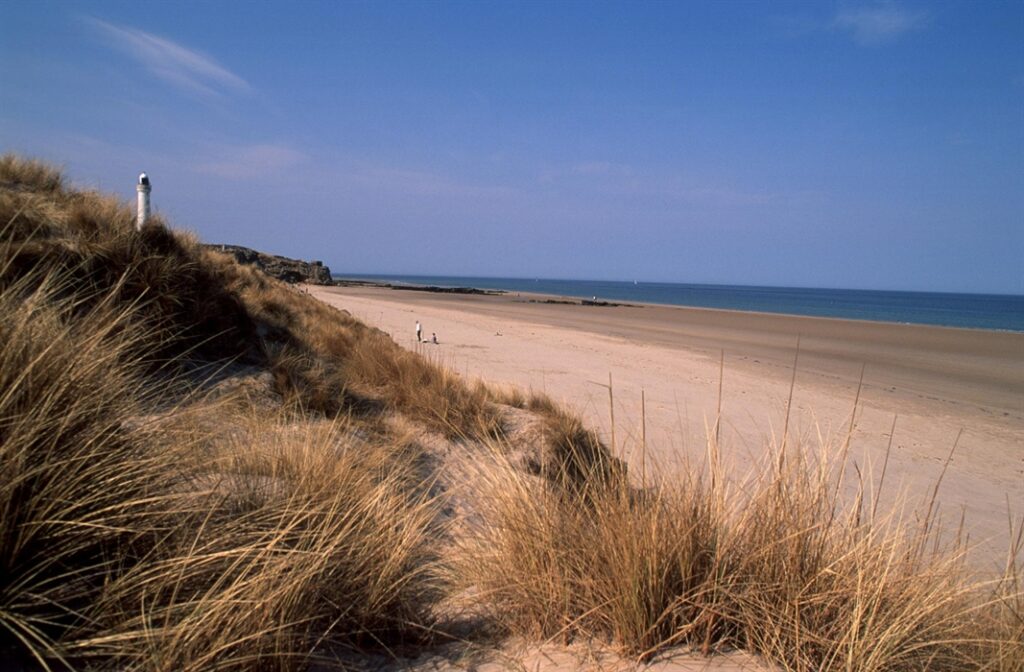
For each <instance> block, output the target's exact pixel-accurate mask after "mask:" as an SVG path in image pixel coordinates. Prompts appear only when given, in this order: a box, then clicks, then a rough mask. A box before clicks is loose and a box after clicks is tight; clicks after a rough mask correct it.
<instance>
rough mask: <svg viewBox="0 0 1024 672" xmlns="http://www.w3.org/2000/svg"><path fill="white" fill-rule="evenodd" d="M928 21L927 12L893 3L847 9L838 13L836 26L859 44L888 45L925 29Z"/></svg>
mask: <svg viewBox="0 0 1024 672" xmlns="http://www.w3.org/2000/svg"><path fill="white" fill-rule="evenodd" d="M927 20H928V15H927V14H926V13H925V12H920V11H911V10H908V9H903V8H901V7H898V6H896V5H895V4H892V3H884V4H877V5H870V6H865V7H846V8H844V9H840V10H839V13H838V14H836V17H835V20H834V21H833V26H835V27H836V28H838V29H840V30H844V31H847V32H849V33H850V34H851V35H852V36H853V39H854V40H856V41H857V43H858V44H862V45H864V46H877V45H880V44H886V43H889V42H892V41H894V40H896V39H897V38H899V37H900V36H902V35H904V34H906V33H909V32H911V31H913V30H918V29H920V28H922V27H923V26H924V24H925V22H926V21H927Z"/></svg>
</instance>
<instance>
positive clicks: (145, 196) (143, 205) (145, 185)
mask: <svg viewBox="0 0 1024 672" xmlns="http://www.w3.org/2000/svg"><path fill="white" fill-rule="evenodd" d="M135 191H137V192H138V194H139V212H138V216H137V217H136V223H135V226H136V227H137V228H140V229H141V228H142V225H143V224H145V223H146V220H147V219H149V192H150V186H149V176H148V175H146V174H145V173H141V174H140V175H139V183H138V184H137V185H135Z"/></svg>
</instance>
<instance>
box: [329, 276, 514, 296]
mask: <svg viewBox="0 0 1024 672" xmlns="http://www.w3.org/2000/svg"><path fill="white" fill-rule="evenodd" d="M333 284H335V285H337V286H338V287H382V288H384V289H397V290H400V291H406V292H434V293H436V294H483V295H485V296H499V295H501V294H505V293H506V292H505V291H504V290H501V289H477V288H476V287H438V286H436V285H395V284H392V283H390V282H375V281H373V280H335V281H334V283H333Z"/></svg>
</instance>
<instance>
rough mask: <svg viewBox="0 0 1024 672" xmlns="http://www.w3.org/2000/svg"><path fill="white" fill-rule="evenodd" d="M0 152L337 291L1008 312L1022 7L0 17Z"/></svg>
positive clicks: (168, 6)
mask: <svg viewBox="0 0 1024 672" xmlns="http://www.w3.org/2000/svg"><path fill="white" fill-rule="evenodd" d="M0 151H15V152H18V153H21V154H25V155H30V156H34V157H39V158H43V159H46V160H48V161H51V162H54V163H56V164H59V165H61V166H63V167H64V168H65V170H66V173H67V175H68V177H69V178H70V179H71V180H72V182H73V183H76V184H78V185H81V186H84V187H88V188H99V189H102V190H105V191H110V192H115V193H117V194H119V195H121V196H123V198H125V199H126V200H129V199H131V200H133V199H134V197H135V190H134V185H135V180H136V177H137V175H138V173H139V172H140V171H143V170H145V171H146V172H147V173H148V174H149V175H150V178H151V181H152V184H153V195H152V199H153V206H154V209H155V210H156V211H157V212H159V213H161V214H162V215H164V216H165V217H166V218H168V219H169V220H170V222H171V223H172V225H174V226H175V227H178V228H182V229H188V230H191V231H194V232H195V233H196V234H197V235H198V236H199V237H200V238H201V239H202V240H204V241H206V242H212V243H232V244H240V245H246V246H249V247H255V248H258V249H260V250H263V251H267V252H272V253H276V254H282V255H286V256H291V257H296V258H302V259H320V260H323V261H324V262H325V263H327V264H328V265H329V266H330V267H331V269H332V270H333V271H334V272H335V273H337V274H346V273H348V274H363V273H383V274H426V275H467V276H495V277H542V278H564V279H611V280H615V279H621V280H640V281H663V282H692V283H718V284H740V285H769V286H796V287H835V288H863V289H901V290H923V291H950V292H983V293H984V292H990V293H1012V294H1024V2H1020V1H1013V2H994V1H993V2H981V1H965V2H959V1H943V0H938V1H935V2H896V1H893V2H744V1H741V0H736V1H732V2H730V1H726V0H722V1H720V2H711V3H707V2H671V3H670V2H658V3H653V2H622V3H603V2H553V1H552V2H515V3H500V2H466V3H462V2H372V3H363V2H334V1H331V2H313V1H311V0H307V1H304V2H281V3H273V2H269V1H265V2H252V3H238V2H205V1H204V2H194V3H189V2H173V3H172V2H137V1H133V2H47V1H43V0H33V1H31V2H30V1H28V0H3V1H0Z"/></svg>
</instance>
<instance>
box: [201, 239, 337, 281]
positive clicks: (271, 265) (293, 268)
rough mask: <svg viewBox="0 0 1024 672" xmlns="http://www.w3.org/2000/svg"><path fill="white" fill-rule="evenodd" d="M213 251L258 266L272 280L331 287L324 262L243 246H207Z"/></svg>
mask: <svg viewBox="0 0 1024 672" xmlns="http://www.w3.org/2000/svg"><path fill="white" fill-rule="evenodd" d="M206 247H208V248H209V249H211V250H215V251H217V252H223V253H225V254H230V255H231V256H233V257H234V258H235V260H236V261H237V262H238V263H240V264H250V265H252V266H256V267H257V268H259V269H260V270H261V271H263V272H264V273H266V274H267V275H269V276H270V277H272V278H277V279H278V280H284V281H285V282H290V283H296V282H306V283H309V284H311V285H330V284H333V282H334V281H333V280H332V279H331V269H330V268H328V267H327V266H325V265H324V263H323V262H322V261H312V262H309V261H301V260H299V259H289V258H288V257H279V256H277V255H275V254H266V253H264V252H259V251H257V250H253V249H250V248H248V247H242V246H241V245H207V246H206Z"/></svg>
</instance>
